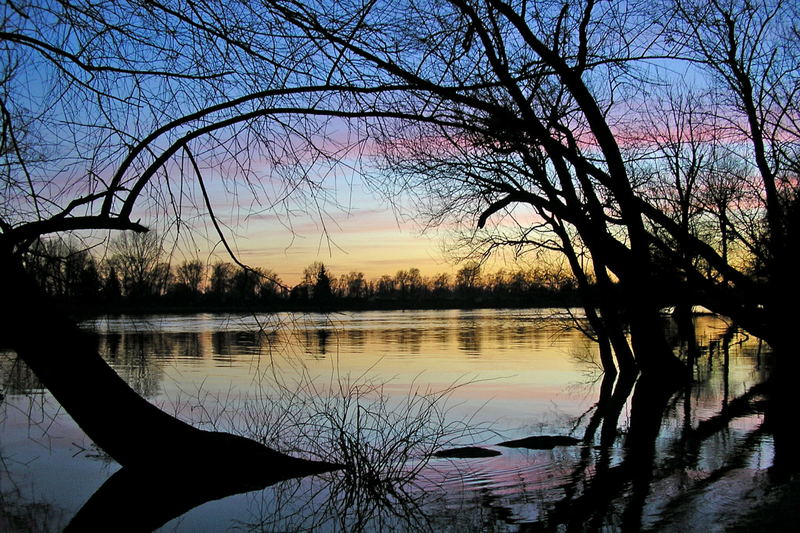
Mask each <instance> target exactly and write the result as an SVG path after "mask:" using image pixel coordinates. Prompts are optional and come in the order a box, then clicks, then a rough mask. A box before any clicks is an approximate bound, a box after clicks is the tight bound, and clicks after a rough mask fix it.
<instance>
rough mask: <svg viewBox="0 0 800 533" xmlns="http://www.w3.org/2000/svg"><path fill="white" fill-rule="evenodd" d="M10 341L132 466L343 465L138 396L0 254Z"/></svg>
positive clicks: (291, 470) (98, 438) (89, 431)
mask: <svg viewBox="0 0 800 533" xmlns="http://www.w3.org/2000/svg"><path fill="white" fill-rule="evenodd" d="M0 283H2V284H3V285H4V286H3V293H4V294H5V302H4V305H3V306H2V311H0V320H1V322H0V323H1V324H2V329H3V334H2V336H3V339H4V341H5V344H6V345H8V346H10V347H11V348H13V349H14V350H15V351H16V352H17V355H18V356H19V357H20V358H21V359H22V360H23V361H25V363H26V364H27V365H28V366H29V367H30V368H31V370H32V371H33V372H34V373H35V374H36V376H37V377H38V378H39V380H40V381H41V382H42V384H43V385H44V386H45V387H47V389H48V390H49V391H50V392H51V393H52V394H53V396H54V397H55V399H56V400H57V401H58V402H59V403H60V404H61V406H62V407H63V408H64V409H65V410H66V411H67V413H69V414H70V416H72V418H73V419H74V420H75V422H76V423H77V424H78V425H79V426H80V427H81V429H82V430H83V431H84V432H85V433H86V435H87V436H88V437H89V438H90V439H92V441H94V443H95V444H97V446H99V447H100V448H101V449H103V451H105V452H106V453H108V454H109V455H110V456H111V457H112V458H113V459H114V460H116V461H117V462H118V463H120V464H121V465H123V466H126V467H142V468H152V467H153V465H157V464H165V465H170V466H174V465H175V464H176V463H182V464H189V463H191V462H193V461H198V460H202V461H203V463H202V464H203V465H207V464H208V463H209V462H213V461H221V462H224V463H225V464H227V465H229V467H234V468H235V467H237V466H241V467H243V468H251V469H255V470H263V472H264V474H265V475H268V476H275V475H283V476H294V475H305V474H311V473H315V472H321V471H326V470H331V469H333V468H336V466H335V465H331V464H328V463H320V462H316V461H307V460H303V459H297V458H293V457H289V456H287V455H284V454H282V453H279V452H277V451H275V450H271V449H269V448H267V447H265V446H263V445H261V444H259V443H257V442H255V441H252V440H249V439H245V438H243V437H238V436H235V435H230V434H226V433H218V432H210V431H203V430H199V429H197V428H194V427H192V426H190V425H189V424H186V423H185V422H182V421H180V420H178V419H177V418H174V417H172V416H170V415H168V414H167V413H165V412H164V411H161V410H160V409H158V408H157V407H155V406H154V405H152V404H150V403H149V402H147V400H145V399H144V398H142V397H141V396H140V395H139V394H137V393H136V392H135V391H134V390H133V389H132V388H131V387H129V386H128V384H127V383H125V381H124V380H123V379H122V378H120V377H119V376H118V375H117V374H116V372H114V370H113V369H112V368H111V367H109V366H108V364H106V362H105V361H104V360H103V358H102V357H101V356H100V355H99V353H98V352H97V348H96V343H95V342H94V339H93V336H92V335H90V334H88V333H86V332H84V331H81V330H80V329H79V328H78V326H77V325H76V324H75V323H74V322H72V321H71V320H69V319H68V318H66V317H65V316H63V314H61V313H59V312H58V311H57V310H55V309H54V308H53V306H52V305H49V304H48V302H47V300H46V298H44V296H43V295H42V293H41V291H40V289H39V287H38V286H37V285H36V284H35V283H34V282H33V281H32V280H31V278H30V277H29V276H28V275H27V273H26V272H25V271H24V269H23V267H22V266H21V265H20V264H19V263H18V262H16V261H15V260H14V259H13V258H11V257H9V256H8V255H6V256H5V257H2V258H0Z"/></svg>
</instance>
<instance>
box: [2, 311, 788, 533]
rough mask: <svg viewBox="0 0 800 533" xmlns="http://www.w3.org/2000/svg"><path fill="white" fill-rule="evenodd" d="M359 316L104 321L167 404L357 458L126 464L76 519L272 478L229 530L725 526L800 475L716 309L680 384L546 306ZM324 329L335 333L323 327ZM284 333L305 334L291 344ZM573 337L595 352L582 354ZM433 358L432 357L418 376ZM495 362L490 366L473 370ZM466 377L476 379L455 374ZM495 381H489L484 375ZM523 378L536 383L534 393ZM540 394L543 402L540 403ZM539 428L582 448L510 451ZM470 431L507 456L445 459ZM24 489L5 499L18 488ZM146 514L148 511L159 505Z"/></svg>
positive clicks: (177, 501) (136, 377) (754, 369)
mask: <svg viewBox="0 0 800 533" xmlns="http://www.w3.org/2000/svg"><path fill="white" fill-rule="evenodd" d="M354 315H355V314H353V315H344V316H343V318H342V320H341V322H340V323H338V324H337V323H334V322H335V320H336V319H335V318H334V319H333V320H331V319H330V318H326V319H324V321H320V320H319V319H317V318H313V319H310V320H309V321H308V322H307V323H306V322H302V321H299V322H295V323H292V324H290V326H291V327H290V328H288V329H287V328H285V327H284V326H285V325H284V326H282V327H281V328H275V329H274V330H264V331H261V332H260V333H257V332H254V330H253V328H252V323H250V325H249V326H248V327H247V328H244V327H242V324H237V323H233V324H231V323H228V324H226V326H227V327H225V328H223V327H219V325H218V324H217V325H215V326H214V327H212V328H209V327H208V325H207V324H206V325H202V326H198V325H197V324H196V323H194V322H192V320H191V319H187V318H183V319H180V320H178V322H181V321H183V322H182V323H181V324H179V325H176V324H175V323H174V322H173V321H172V319H169V318H167V319H162V321H161V323H159V322H158V320H159V319H155V320H154V321H153V322H151V323H153V324H155V326H153V327H152V328H151V330H152V331H151V333H152V335H154V337H152V338H149V340H148V339H147V335H144V334H141V332H140V333H139V335H140V337H139V338H137V337H136V336H135V335H134V334H133V333H130V332H129V331H125V330H123V332H122V333H120V331H117V330H116V329H115V328H116V326H114V325H113V324H112V326H110V327H109V328H108V329H109V331H107V332H105V333H104V334H103V335H101V338H100V346H101V351H103V352H104V353H106V354H107V356H108V358H109V359H110V360H111V361H112V364H114V365H115V368H116V369H117V371H118V372H120V374H122V375H128V376H129V377H128V378H127V379H129V380H130V381H131V382H133V383H139V384H141V388H142V391H143V393H145V394H150V395H152V396H151V398H152V400H153V401H156V402H160V403H163V404H165V405H169V406H172V408H173V409H174V410H175V411H176V412H177V413H178V414H179V415H181V416H183V417H184V418H188V419H192V421H193V422H196V423H199V425H201V426H203V427H205V428H206V429H214V430H234V431H236V432H238V433H239V434H242V435H245V436H248V437H252V438H255V439H256V440H260V441H262V442H264V443H266V444H267V445H269V446H272V447H274V448H276V449H279V450H281V451H286V452H291V453H293V454H300V455H303V456H305V457H308V458H317V459H324V460H328V461H335V462H337V463H340V464H343V465H344V466H345V468H343V469H342V470H341V471H336V472H329V473H327V474H323V475H320V476H314V477H306V478H300V479H292V480H282V481H279V480H277V479H268V478H264V477H262V478H260V479H259V480H258V483H260V485H258V486H256V485H254V484H253V480H252V479H251V480H247V479H246V478H242V477H241V476H239V475H238V474H234V473H233V472H228V474H229V476H228V479H227V480H224V482H223V481H220V480H219V479H215V478H219V476H218V475H217V474H215V473H214V472H213V471H212V470H213V468H212V467H211V464H212V463H214V464H220V463H221V464H224V458H209V465H201V467H200V468H199V469H198V470H194V471H186V472H173V474H174V475H172V476H166V475H165V474H166V473H167V471H168V469H167V468H159V469H158V470H157V471H156V470H155V469H154V471H153V472H123V471H120V472H118V473H117V474H114V475H113V476H112V477H111V479H109V480H108V481H107V482H106V484H105V485H103V487H102V488H101V489H100V490H98V492H97V494H96V495H94V496H93V497H92V498H91V499H90V500H89V501H87V502H86V504H85V506H84V508H83V509H81V511H80V512H79V513H77V515H76V516H75V517H74V518H73V524H81V523H87V522H82V521H83V520H87V519H94V520H96V519H98V517H101V518H102V517H103V514H95V515H94V518H92V515H93V513H95V511H93V509H95V510H97V509H104V511H103V512H104V513H105V512H106V511H107V510H108V509H115V508H116V509H118V511H115V513H118V514H116V515H115V516H117V517H123V516H126V515H128V516H130V515H131V513H133V514H135V515H136V516H137V519H140V520H141V525H142V527H141V529H147V528H150V527H155V525H156V524H157V523H162V522H164V521H167V520H169V519H170V518H171V517H173V516H178V515H180V514H181V513H183V512H184V511H185V510H186V509H188V508H189V507H191V506H192V505H198V504H199V503H201V502H202V501H206V500H211V499H215V498H221V497H223V496H225V495H226V494H235V493H238V492H242V491H245V490H253V489H255V488H260V487H264V486H266V488H264V489H263V490H258V491H256V492H250V493H248V494H246V495H242V496H238V497H236V498H238V500H236V501H238V502H239V503H238V504H236V505H235V506H234V507H236V506H237V505H238V507H236V509H237V510H235V511H230V512H231V513H232V514H231V518H230V520H231V521H230V522H228V526H226V527H235V528H238V529H243V530H256V531H273V530H285V531H293V530H309V529H315V530H330V531H377V530H407V531H439V530H442V529H448V530H465V531H471V530H483V529H494V530H517V529H519V528H521V527H522V528H534V529H535V528H540V529H544V530H555V529H560V530H567V531H586V530H597V529H609V530H623V531H625V530H627V531H635V530H639V529H656V530H659V529H685V530H692V529H697V527H699V526H698V525H699V524H703V523H707V522H708V521H714V522H715V523H716V524H719V526H720V527H721V528H727V527H737V524H747V523H749V522H748V521H750V520H754V518H753V516H754V515H752V511H753V510H757V509H758V508H759V507H760V506H762V505H763V504H765V503H769V502H771V501H772V498H776V497H778V496H780V495H781V493H782V492H781V491H784V490H785V488H786V487H787V485H781V484H778V483H776V480H777V479H779V478H780V477H781V476H776V475H775V474H779V473H781V472H784V473H785V472H786V468H785V467H783V466H780V465H779V466H780V467H779V468H777V470H776V465H775V464H773V463H774V461H773V449H774V447H773V438H772V435H773V434H774V431H775V428H778V427H779V424H780V423H781V419H780V417H778V416H773V419H774V420H773V421H771V422H770V424H769V425H767V424H765V423H764V413H765V410H767V409H768V406H769V405H770V403H769V402H770V398H771V397H772V395H773V389H772V388H771V385H770V382H769V381H768V380H767V378H768V376H769V372H768V371H769V361H770V357H769V354H768V353H766V351H764V350H762V349H761V347H760V346H759V344H758V342H757V341H756V340H755V339H748V338H746V337H745V336H743V335H742V334H740V333H739V332H738V330H737V329H736V328H735V327H728V325H727V324H725V323H724V321H721V320H720V319H716V318H713V317H696V318H695V324H696V326H697V328H696V331H695V332H694V334H695V335H696V339H695V340H694V341H691V340H687V339H686V338H685V337H684V336H682V335H684V334H685V332H682V333H681V334H679V332H678V331H677V328H675V330H674V331H672V333H673V336H672V339H673V344H674V348H675V350H676V351H677V352H680V353H682V354H683V358H684V360H687V361H689V362H690V367H691V370H692V374H693V377H694V379H693V380H692V381H690V382H687V384H686V385H685V386H683V388H681V389H680V390H678V391H673V390H672V389H669V388H664V387H663V386H661V384H660V383H657V382H654V381H650V382H647V381H644V380H642V379H639V380H638V381H637V379H636V376H631V375H624V374H623V375H620V376H618V377H616V378H615V377H614V376H609V375H600V374H598V373H596V372H594V371H593V370H592V369H593V368H596V366H594V365H593V364H592V362H591V358H587V357H586V356H585V354H586V353H587V350H590V349H591V347H590V345H587V344H585V343H582V342H580V341H579V339H580V337H579V336H570V335H571V334H570V333H566V334H563V335H562V336H561V337H554V336H553V335H554V333H553V331H554V329H558V328H559V326H552V327H551V328H550V329H549V330H548V322H547V321H546V320H544V319H539V318H537V317H535V316H530V315H529V316H520V315H522V314H520V315H514V314H512V313H511V312H508V313H505V314H503V312H500V313H493V314H489V313H488V312H486V313H484V312H481V311H473V312H468V313H462V314H459V313H455V312H452V313H447V312H422V313H418V314H413V313H412V314H409V315H408V316H403V315H400V314H397V313H367V314H366V315H367V316H366V317H364V319H365V320H364V321H360V320H361V317H355V316H354ZM465 315H467V316H465ZM495 316H497V318H494V317H495ZM195 320H197V318H196V317H195ZM200 320H201V321H202V320H206V321H212V322H213V321H215V320H217V319H216V318H215V317H205V318H201V319H200ZM243 320H244V319H243ZM465 320H466V322H465ZM359 321H360V322H359ZM356 323H358V324H360V325H358V326H357V327H353V324H356ZM192 324H194V325H192ZM232 326H233V327H232ZM125 327H126V328H128V327H129V325H126V326H125ZM193 328H195V329H194V330H193ZM292 328H293V329H292ZM463 328H469V329H470V335H471V337H470V338H471V339H473V340H474V342H472V341H471V342H470V346H469V347H465V346H463V344H464V343H463V342H462V341H463V335H461V334H460V331H461V330H462V329H463ZM119 329H122V328H119ZM322 330H324V331H326V333H325V334H324V335H320V334H319V333H318V332H319V331H322ZM115 331H116V332H115ZM537 331H538V332H537ZM101 333H103V331H102V328H101ZM289 337H291V338H292V342H287V339H288V338H289ZM404 338H406V339H408V338H411V339H414V343H413V346H412V347H411V348H409V351H405V352H404V351H403V350H402V347H401V346H399V343H398V340H400V339H404ZM298 339H299V342H298ZM564 339H566V341H565V340H564ZM476 342H477V343H478V344H477V346H480V353H479V354H478V356H477V357H476V356H475V353H473V352H474V347H475V346H476ZM321 344H324V351H323V350H322V347H321V346H320V345H321ZM553 344H555V345H557V346H560V352H559V353H558V354H556V355H555V356H553V357H558V358H559V361H560V363H559V364H562V363H565V362H566V364H568V365H570V368H571V370H570V371H569V372H565V373H564V375H565V376H568V378H565V381H564V382H561V383H557V386H558V387H559V389H560V390H561V391H562V395H561V396H558V395H554V394H553V393H552V392H551V391H550V390H548V388H547V383H548V382H553V381H554V380H558V379H564V377H563V376H561V374H559V373H558V372H561V370H558V368H557V367H556V366H553V365H555V363H551V362H549V360H546V359H543V358H542V357H543V356H542V355H541V354H542V351H543V350H545V349H548V348H547V347H550V346H552V345H553ZM289 345H291V346H300V349H299V350H297V352H296V353H295V354H294V356H292V357H288V356H287V352H286V349H287V348H286V346H289ZM189 346H191V349H189V348H188V347H189ZM550 349H551V348H550ZM512 350H516V351H518V352H519V353H515V354H511V351H512ZM189 352H191V353H189ZM568 352H569V353H573V354H581V355H580V356H577V355H576V356H575V357H574V358H573V359H571V360H570V359H569V358H568V357H565V354H566V353H568ZM376 354H381V355H382V356H383V358H382V359H381V358H378V357H376ZM289 355H291V354H289ZM504 358H506V359H508V360H510V361H511V362H510V363H504V362H503V360H504ZM437 359H438V360H437ZM337 361H338V363H337ZM525 361H530V363H529V364H528V366H525ZM420 363H422V364H420ZM504 365H505V366H504ZM422 367H425V368H426V369H427V372H426V373H422V374H421V375H420V369H421V368H422ZM487 367H489V368H490V369H491V370H492V371H494V373H492V372H479V371H478V370H481V369H482V370H485V369H487ZM511 368H513V369H515V370H516V374H515V373H514V372H510V369H511ZM528 368H530V370H528ZM243 370H244V372H243ZM337 370H338V372H337ZM557 370H558V371H557ZM15 372H16V375H22V374H20V372H18V371H15ZM593 372H594V373H593ZM126 373H127V374H126ZM11 374H14V372H10V373H9V372H4V375H5V376H10V375H11ZM542 374H546V376H545V377H542V376H541V375H542ZM234 375H235V377H232V376H234ZM431 375H432V376H433V377H431ZM454 375H455V376H456V377H458V376H463V375H469V376H476V377H475V378H474V379H472V378H463V377H462V378H461V381H457V380H453V379H450V381H446V380H445V379H446V377H448V376H449V377H450V378H452V377H453V376H454ZM200 376H202V378H201V379H200V380H199V384H198V385H195V389H194V390H192V385H191V384H192V383H193V382H194V383H197V381H193V379H192V378H197V377H200ZM504 376H505V378H504ZM587 376H588V377H590V378H591V379H589V380H587V379H586V378H587ZM23 377H24V376H23ZM484 377H486V378H490V380H489V381H481V379H483V378H484ZM226 380H227V381H228V382H229V385H228V386H227V388H226V387H225V386H223V385H222V384H223V383H225V381H226ZM595 380H596V382H595ZM12 381H13V380H9V379H8V377H4V385H3V386H4V393H5V394H6V395H7V396H8V397H9V398H8V399H9V400H11V401H13V396H14V395H16V394H18V393H20V392H21V391H22V389H25V388H26V387H30V386H31V385H30V384H28V385H24V384H23V385H21V386H20V388H19V390H16V389H14V388H13V386H11V385H10V384H11V383H12ZM22 381H24V379H23V380H22ZM442 383H444V385H442ZM447 383H450V384H454V385H453V386H448V385H447ZM239 390H246V391H247V392H246V393H242V394H240V393H239ZM526 390H527V391H528V392H529V394H528V395H527V396H524V395H521V393H520V391H526ZM542 390H544V391H546V392H545V393H542V392H541V391H542ZM189 391H191V392H189ZM431 391H440V392H438V393H435V392H431ZM564 391H568V392H567V393H564ZM542 395H544V396H545V397H546V400H545V401H540V400H539V398H540V397H541V396H542ZM592 395H594V400H596V402H593V401H592V398H591V396H592ZM492 396H494V398H495V402H493V403H496V404H499V407H497V406H496V405H493V403H492V402H490V403H489V404H488V406H486V407H485V408H484V410H483V411H482V412H481V415H482V418H489V419H492V420H495V419H497V421H496V422H495V423H494V424H493V426H492V428H488V427H487V426H481V425H480V424H477V423H476V422H475V420H470V419H469V418H468V415H469V413H470V412H474V411H475V409H476V408H480V407H481V406H482V405H483V403H484V402H485V401H486V400H487V399H489V398H490V397H492ZM576 396H581V397H583V398H585V399H586V400H588V401H589V402H592V405H589V403H581V402H580V401H573V403H570V400H568V398H570V397H572V398H574V397H576ZM773 403H774V402H773ZM554 406H555V407H554ZM581 406H583V407H581ZM498 414H499V415H500V417H498V416H497V415H498ZM778 414H780V413H778ZM486 415H488V416H486ZM503 416H505V417H507V418H501V417H503ZM453 421H457V422H453ZM784 422H785V420H784ZM488 429H494V430H496V431H497V432H499V433H501V434H494V433H493V432H492V431H488ZM537 434H557V435H564V436H566V435H571V436H573V437H578V438H579V439H581V440H582V443H581V444H580V445H572V446H557V447H555V448H553V449H547V450H533V449H528V450H526V449H508V448H503V447H498V446H496V444H497V443H499V442H500V441H503V440H507V439H510V438H524V437H528V436H531V435H537ZM465 445H479V446H483V447H485V448H488V449H491V450H493V451H499V452H501V455H499V456H497V457H488V458H477V459H439V458H433V457H432V456H431V454H432V453H433V452H434V451H437V450H438V449H442V448H447V447H448V446H465ZM777 452H778V450H776V451H775V455H774V457H776V458H777V457H778V453H777ZM78 459H80V458H78ZM239 471H241V472H244V473H245V474H247V471H246V469H239ZM241 472H240V473H241ZM783 477H784V478H785V476H783ZM791 486H792V485H789V488H790V489H791ZM148 487H149V488H148ZM103 493H105V494H103ZM158 494H163V495H164V496H163V497H161V498H159V497H158V496H157V495H158ZM170 494H172V495H176V494H180V495H181V496H180V497H170ZM109 495H110V496H109ZM143 498H146V499H149V500H150V502H149V503H147V502H146V501H145V500H143ZM104 501H105V502H106V503H103V504H102V505H98V504H97V502H104ZM232 501H234V500H231V499H230V498H228V499H225V500H223V501H222V502H220V503H219V505H220V506H224V505H229V504H226V503H225V502H232ZM243 501H244V502H246V503H242V502H243ZM108 502H111V503H108ZM742 502H749V504H748V505H743V504H742ZM10 503H11V502H10V498H5V499H4V501H3V504H4V506H5V505H10ZM115 506H116V507H115ZM126 506H127V507H126ZM207 507H208V506H203V507H201V508H200V509H195V510H193V511H190V512H189V513H188V514H186V515H184V516H181V517H178V518H176V519H175V520H174V521H172V522H169V523H168V524H167V526H166V527H167V529H170V528H173V527H177V528H178V529H181V528H188V529H193V528H195V527H196V526H197V524H198V523H203V522H202V520H203V519H202V516H203V515H202V513H203V512H206V513H208V512H214V511H203V510H202V509H203V508H207ZM56 508H57V505H56ZM167 508H168V509H167ZM220 508H221V507H214V509H217V510H218V509H220ZM125 509H127V510H125ZM146 509H151V510H152V513H153V514H152V515H151V516H149V517H148V516H146V514H147V513H146V511H145V510H146ZM198 513H200V514H199V515H198ZM70 514H72V513H67V515H66V516H67V517H68V516H69V515H70ZM105 516H106V517H108V514H107V513H106V515H105ZM87 517H88V518H87ZM109 523H110V522H109ZM132 524H133V522H130V523H129V525H132ZM74 527H76V526H74ZM742 527H744V526H742Z"/></svg>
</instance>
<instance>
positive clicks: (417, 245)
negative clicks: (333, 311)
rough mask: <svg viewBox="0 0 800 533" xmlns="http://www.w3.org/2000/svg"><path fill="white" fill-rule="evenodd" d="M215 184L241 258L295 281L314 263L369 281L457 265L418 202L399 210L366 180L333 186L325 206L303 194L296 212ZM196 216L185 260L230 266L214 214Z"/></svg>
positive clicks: (212, 189)
mask: <svg viewBox="0 0 800 533" xmlns="http://www.w3.org/2000/svg"><path fill="white" fill-rule="evenodd" d="M209 181H210V185H209V193H210V195H211V197H212V203H213V204H214V209H215V212H216V214H217V215H218V216H219V218H220V221H221V222H222V223H223V225H224V232H225V234H226V237H227V238H228V239H229V241H230V243H231V245H232V247H233V248H234V250H235V252H236V253H237V255H238V257H239V259H241V260H242V261H243V262H245V263H247V264H248V265H251V266H258V267H266V268H270V269H272V270H274V271H275V272H276V273H277V274H278V275H279V276H280V277H281V279H282V280H283V281H284V282H286V283H288V284H295V283H297V282H298V281H300V279H301V277H302V272H303V269H304V268H305V267H306V266H308V265H309V264H310V263H312V262H314V261H321V262H323V263H325V265H326V266H328V267H329V269H330V271H331V272H332V273H333V274H334V275H336V276H338V275H340V274H345V273H348V272H351V271H356V272H363V273H364V275H365V277H366V278H367V279H372V278H378V277H380V276H381V275H383V274H394V273H395V272H397V270H399V269H408V268H412V267H416V268H419V269H420V271H421V272H422V274H423V275H431V274H435V273H439V272H453V271H454V269H455V268H456V267H454V264H453V262H452V257H449V256H448V254H446V252H445V251H444V246H443V245H444V244H445V243H446V242H447V235H446V232H444V231H442V230H428V231H426V232H424V233H423V231H422V225H421V222H420V221H419V220H418V219H415V218H414V209H413V205H411V202H409V201H407V200H406V201H405V202H404V204H405V205H399V206H398V205H395V206H392V205H390V204H389V203H388V202H387V201H386V200H385V199H382V198H380V197H379V195H378V194H377V193H375V192H371V191H369V190H367V187H366V185H365V184H364V183H363V182H362V181H360V180H357V179H354V180H350V181H349V182H348V181H345V180H341V181H336V180H330V181H328V182H325V185H326V187H327V191H326V199H325V201H324V202H320V204H319V208H317V206H316V205H315V204H313V202H311V203H310V202H309V201H308V199H307V198H304V199H301V195H300V194H298V195H297V201H294V202H292V203H291V205H290V206H288V208H287V207H286V206H282V207H280V208H278V209H266V208H264V206H263V203H264V202H262V204H261V205H253V204H252V203H251V202H249V201H242V197H239V200H238V201H237V202H234V201H232V200H231V195H230V194H229V193H226V192H225V191H223V190H222V188H221V185H220V182H219V181H217V182H216V183H215V182H214V180H213V178H212V179H210V180H209ZM399 200H400V203H403V201H402V200H401V199H399ZM195 203H196V201H195ZM192 211H194V213H193V215H194V216H196V218H195V220H196V222H195V223H194V227H195V231H193V232H192V236H193V238H194V241H193V244H192V245H191V246H189V245H188V244H187V241H186V236H185V237H184V240H183V242H182V244H180V248H181V250H180V251H179V252H178V255H179V256H180V255H189V254H191V253H193V254H195V255H196V256H197V257H198V258H200V259H202V260H205V261H207V262H209V263H213V262H215V261H216V260H218V259H219V260H223V261H229V260H230V258H229V256H227V254H226V252H225V250H224V247H223V246H222V244H220V243H219V242H218V239H217V238H216V234H215V232H214V230H213V227H212V226H211V225H210V223H209V220H208V217H207V214H206V213H205V212H204V210H202V209H200V210H199V211H198V210H196V209H192ZM185 215H186V213H184V216H185ZM203 227H204V228H205V229H203ZM168 245H169V241H168V242H167V246H168ZM192 248H193V249H194V251H193V252H190V250H192ZM178 260H180V259H178Z"/></svg>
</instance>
